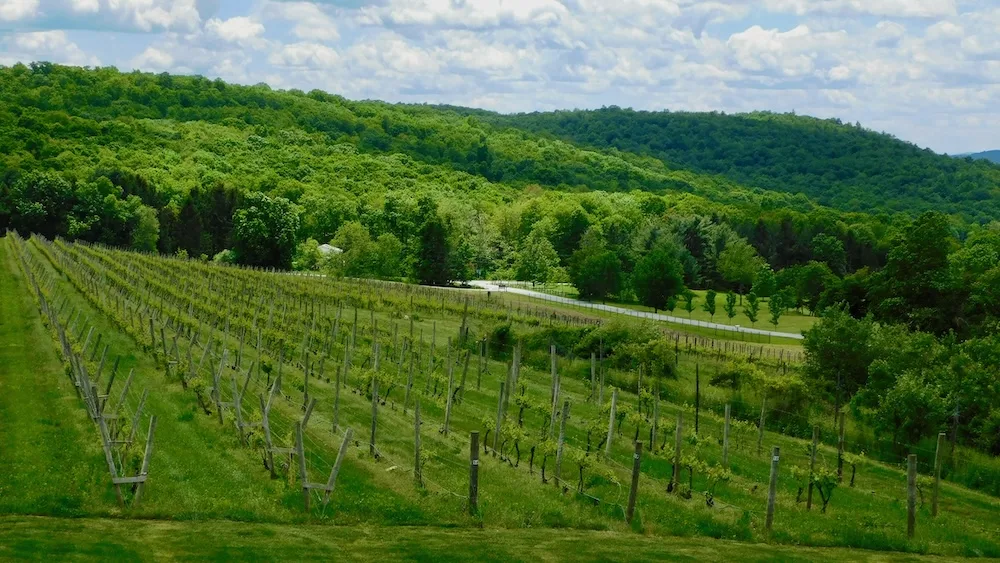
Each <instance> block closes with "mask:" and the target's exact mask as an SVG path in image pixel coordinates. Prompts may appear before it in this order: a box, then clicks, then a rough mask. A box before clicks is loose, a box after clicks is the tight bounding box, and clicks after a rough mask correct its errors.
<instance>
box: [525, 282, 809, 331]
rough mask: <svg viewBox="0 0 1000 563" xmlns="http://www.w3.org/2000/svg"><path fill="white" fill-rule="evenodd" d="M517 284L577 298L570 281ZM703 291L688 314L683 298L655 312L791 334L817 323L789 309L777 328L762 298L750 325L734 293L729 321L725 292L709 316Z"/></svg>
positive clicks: (641, 308)
mask: <svg viewBox="0 0 1000 563" xmlns="http://www.w3.org/2000/svg"><path fill="white" fill-rule="evenodd" d="M518 287H524V289H531V290H533V291H538V292H540V293H549V294H551V295H559V296H561V297H568V298H570V299H577V298H578V294H577V291H576V288H575V287H573V286H572V285H569V284H546V285H537V286H534V287H532V286H531V284H530V283H525V285H523V286H521V285H518ZM705 293H706V291H705V290H703V289H699V290H695V291H694V295H695V297H694V301H693V305H694V311H691V313H690V314H688V312H687V311H686V310H685V309H684V306H685V301H684V299H680V298H679V299H678V300H677V308H676V309H674V310H673V311H664V310H662V309H661V310H660V311H657V312H659V313H661V314H664V315H672V316H674V317H681V318H684V319H688V318H690V319H694V320H696V321H705V322H716V323H719V324H724V325H739V326H743V327H751V326H752V327H753V328H759V329H763V330H776V331H778V332H790V333H794V334H798V333H800V332H802V331H804V330H809V329H810V328H812V325H814V324H816V322H817V321H818V320H819V319H818V318H817V317H815V316H812V315H809V314H808V313H800V312H798V311H796V310H795V309H789V310H788V311H786V312H785V313H784V314H783V315H782V316H781V318H780V319H779V320H778V325H777V327H776V326H775V325H773V324H771V321H770V319H771V313H770V311H769V310H768V308H767V307H768V300H767V299H761V300H760V309H759V311H758V313H757V323H756V324H752V323H751V322H750V319H749V318H747V316H746V314H745V313H744V306H745V305H746V304H747V300H746V296H744V297H743V304H742V305H741V304H740V301H739V296H737V301H736V316H735V317H734V318H733V319H732V320H730V319H729V317H728V316H727V315H726V310H725V307H726V294H725V293H718V294H717V295H716V298H715V316H714V317H712V315H709V314H708V313H706V312H705V311H704V309H702V307H703V306H704V303H705ZM603 303H606V304H608V305H615V306H618V307H623V308H626V309H633V310H636V311H647V312H653V308H652V307H646V306H645V305H640V304H638V303H627V302H619V301H610V300H609V301H604V302H603Z"/></svg>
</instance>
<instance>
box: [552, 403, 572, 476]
mask: <svg viewBox="0 0 1000 563" xmlns="http://www.w3.org/2000/svg"><path fill="white" fill-rule="evenodd" d="M567 418H569V401H563V411H562V418H561V419H560V423H559V441H558V442H556V478H555V483H556V487H558V486H559V481H560V478H561V477H562V458H563V442H564V441H565V439H566V419H567Z"/></svg>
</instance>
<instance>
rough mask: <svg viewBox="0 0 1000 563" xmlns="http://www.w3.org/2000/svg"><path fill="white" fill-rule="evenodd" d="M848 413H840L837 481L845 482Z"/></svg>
mask: <svg viewBox="0 0 1000 563" xmlns="http://www.w3.org/2000/svg"><path fill="white" fill-rule="evenodd" d="M846 417H847V413H844V412H841V413H840V433H839V435H838V437H837V481H838V482H843V480H844V419H845V418H846Z"/></svg>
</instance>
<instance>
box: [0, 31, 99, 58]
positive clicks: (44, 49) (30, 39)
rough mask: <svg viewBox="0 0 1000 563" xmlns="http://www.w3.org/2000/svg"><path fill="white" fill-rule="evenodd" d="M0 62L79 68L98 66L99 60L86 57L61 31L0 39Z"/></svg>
mask: <svg viewBox="0 0 1000 563" xmlns="http://www.w3.org/2000/svg"><path fill="white" fill-rule="evenodd" d="M0 45H2V46H3V49H2V50H0V52H3V55H0V61H3V62H4V63H6V64H12V63H14V62H17V61H21V62H24V61H49V62H54V63H62V64H69V65H80V66H98V65H100V64H101V61H100V59H98V58H97V57H95V56H93V55H88V54H87V53H85V52H84V51H83V50H82V49H80V47H79V46H78V45H77V44H76V43H74V42H73V41H71V40H70V39H69V37H68V36H67V34H66V33H65V32H63V31H34V32H28V33H15V34H12V35H9V36H7V37H5V38H2V39H0Z"/></svg>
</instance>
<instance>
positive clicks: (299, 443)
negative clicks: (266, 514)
mask: <svg viewBox="0 0 1000 563" xmlns="http://www.w3.org/2000/svg"><path fill="white" fill-rule="evenodd" d="M295 454H296V455H297V456H298V457H299V484H300V485H301V486H302V503H303V504H304V505H305V508H306V512H309V479H308V475H307V473H306V455H305V446H304V445H303V440H302V422H298V421H297V422H296V423H295Z"/></svg>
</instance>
